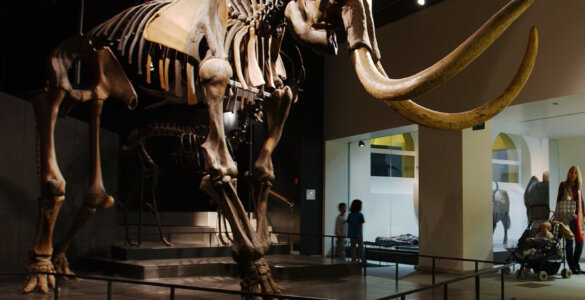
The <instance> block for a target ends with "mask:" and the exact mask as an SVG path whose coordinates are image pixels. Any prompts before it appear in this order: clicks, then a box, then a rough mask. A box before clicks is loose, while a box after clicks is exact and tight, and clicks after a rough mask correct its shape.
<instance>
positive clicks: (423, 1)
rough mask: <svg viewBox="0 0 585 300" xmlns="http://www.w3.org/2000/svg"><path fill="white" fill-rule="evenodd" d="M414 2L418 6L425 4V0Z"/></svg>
mask: <svg viewBox="0 0 585 300" xmlns="http://www.w3.org/2000/svg"><path fill="white" fill-rule="evenodd" d="M416 3H418V5H420V6H423V5H425V0H416Z"/></svg>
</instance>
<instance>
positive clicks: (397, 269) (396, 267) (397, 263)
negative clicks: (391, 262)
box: [395, 261, 398, 284]
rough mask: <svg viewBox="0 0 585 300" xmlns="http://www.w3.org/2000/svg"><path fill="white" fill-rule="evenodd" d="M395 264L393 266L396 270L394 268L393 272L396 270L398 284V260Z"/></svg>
mask: <svg viewBox="0 0 585 300" xmlns="http://www.w3.org/2000/svg"><path fill="white" fill-rule="evenodd" d="M395 264H396V266H395V268H396V270H395V272H396V284H398V261H396V262H395Z"/></svg>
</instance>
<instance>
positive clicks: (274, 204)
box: [0, 0, 323, 254]
mask: <svg viewBox="0 0 585 300" xmlns="http://www.w3.org/2000/svg"><path fill="white" fill-rule="evenodd" d="M82 2H84V3H85V8H84V11H85V14H84V17H83V24H84V26H83V31H88V30H89V29H90V28H92V27H93V26H95V25H97V24H99V23H101V22H103V21H104V20H106V19H108V18H109V17H111V16H113V15H114V14H115V13H118V12H120V11H121V10H123V9H124V8H126V7H129V6H132V5H134V4H137V3H139V2H142V1H136V0H133V1H130V0H123V1H120V0H104V1H87V0H86V1H82V0H53V1H41V0H38V1H35V0H26V1H11V2H9V3H6V4H5V5H4V6H3V10H2V11H1V12H0V25H1V26H0V40H2V41H3V43H4V45H7V46H5V47H1V48H0V90H2V91H6V92H8V93H10V94H14V95H22V96H25V95H28V94H30V93H31V92H33V91H38V90H40V89H42V88H43V85H44V82H45V80H46V65H47V63H46V62H47V57H48V55H49V53H50V51H51V50H52V49H53V48H54V47H55V46H57V45H58V43H60V42H61V41H63V40H65V39H67V38H68V37H70V36H72V35H75V34H77V32H78V30H79V24H80V11H81V3H82ZM285 43H286V45H284V46H283V49H284V50H285V51H287V53H288V54H289V55H290V56H292V57H293V59H295V58H294V57H295V56H296V55H295V52H296V50H295V48H294V47H293V46H292V44H295V43H294V41H292V39H291V37H290V36H288V37H287V41H286V42H285ZM302 53H303V58H304V60H305V67H306V69H307V78H306V80H305V83H304V85H303V92H302V93H301V95H300V97H299V102H298V103H296V104H293V106H292V108H291V113H290V116H289V120H288V121H287V124H286V125H285V128H284V133H283V137H282V139H281V141H280V144H279V146H278V147H277V149H276V151H275V153H274V156H273V157H274V167H275V173H276V182H275V184H274V186H273V191H274V192H276V193H278V194H280V195H283V196H284V197H286V198H287V199H288V200H289V201H290V202H292V203H294V204H295V205H294V206H293V207H292V208H291V207H289V206H288V205H287V204H286V203H284V202H282V201H280V200H277V199H276V198H274V197H270V200H269V208H268V217H269V218H270V222H271V224H272V226H273V229H274V230H276V231H286V232H296V233H299V232H302V233H310V234H320V233H321V227H322V226H321V215H322V213H321V206H322V202H321V201H322V168H323V166H322V165H323V163H322V161H323V158H322V157H323V143H322V131H323V125H322V112H323V88H322V78H323V58H322V57H320V56H318V55H316V54H314V53H313V52H312V51H311V50H309V49H302ZM22 70H25V72H23V71H22ZM140 100H141V103H142V104H141V105H143V104H144V103H145V101H146V102H148V99H146V98H145V97H141V98H140ZM87 112H88V108H87V106H86V105H79V106H77V107H76V108H75V109H74V110H73V111H72V113H71V116H72V117H73V118H78V119H82V120H85V118H86V116H87ZM177 114H180V115H181V117H182V118H183V117H186V118H189V117H190V116H189V115H187V116H185V115H186V114H189V112H188V111H187V110H183V109H179V110H178V112H177V111H176V110H175V111H172V109H171V108H170V107H165V108H161V109H159V110H156V111H151V112H148V113H143V112H141V111H140V108H139V111H138V112H136V111H135V112H128V111H127V110H126V109H125V108H124V107H123V105H122V104H121V103H119V101H106V103H105V105H104V110H103V113H102V127H103V128H107V129H109V130H113V131H116V132H118V133H119V135H120V136H121V140H120V143H123V142H124V141H125V138H124V136H125V135H126V134H127V133H128V132H129V131H130V130H131V129H132V128H133V127H134V126H141V125H144V124H147V123H150V122H156V121H157V120H164V121H168V120H174V119H176V116H177ZM32 124H33V123H30V124H29V125H31V126H32ZM262 126H263V125H262V124H257V125H255V135H254V144H253V146H254V151H257V149H258V147H260V143H261V139H262V135H263V130H262V128H261V127H262ZM257 139H259V141H257ZM240 155H241V156H242V157H240V158H238V163H239V165H240V172H241V174H243V173H244V172H245V171H246V170H247V165H248V164H249V161H250V160H249V156H250V155H249V153H248V152H246V151H243V153H240ZM254 157H255V156H254ZM127 163H128V164H130V163H132V162H128V161H126V158H123V159H122V161H120V164H121V168H120V171H119V174H118V177H120V178H122V179H132V180H134V183H127V182H125V181H124V180H121V181H119V182H118V183H119V186H120V190H119V191H118V194H119V195H120V199H122V198H123V197H126V193H127V192H128V190H129V188H128V186H132V185H134V186H136V185H137V184H136V180H135V179H136V177H134V178H131V177H130V176H136V174H129V173H128V171H129V169H130V168H129V167H128V165H127ZM133 168H136V166H133ZM168 172H171V173H173V172H174V173H176V175H174V176H170V177H165V178H180V179H181V180H182V181H181V182H183V183H184V184H183V185H190V186H188V187H186V188H185V189H184V190H183V191H181V192H178V194H177V193H176V191H177V190H178V189H177V188H176V184H177V183H178V182H179V181H178V180H167V181H165V180H164V179H163V180H162V181H161V184H160V185H161V188H160V191H159V192H158V193H159V194H158V195H157V196H158V197H159V198H160V199H163V198H165V197H167V196H168V195H170V196H169V197H172V198H173V199H175V200H176V201H175V200H173V201H167V202H164V201H161V202H160V203H159V208H160V209H161V210H166V211H177V210H207V209H213V205H209V198H208V197H200V198H202V199H203V198H205V199H204V202H205V203H204V204H205V205H203V206H205V207H200V206H201V205H199V204H201V203H203V202H201V203H194V202H192V201H191V202H190V204H189V205H187V206H181V205H176V204H177V203H187V202H185V201H184V198H190V199H192V198H193V197H191V195H194V194H197V193H198V191H197V190H196V188H197V186H198V185H197V184H196V183H194V182H197V180H194V179H191V178H188V176H184V174H183V175H181V173H180V172H177V170H168ZM245 185H246V184H245V181H244V180H243V179H242V178H241V177H240V184H239V189H240V192H241V193H242V194H241V195H244V196H242V202H244V206H246V207H247V206H248V202H249V201H248V198H247V196H245V195H246V193H247V191H246V187H245ZM306 189H315V190H316V191H317V197H316V198H317V199H316V200H310V201H307V200H306V199H305V193H306ZM110 190H111V188H110ZM169 191H175V194H169V193H168V192H169ZM112 192H115V191H112ZM197 197H199V196H197ZM173 202H174V203H173ZM134 203H136V202H134ZM293 241H296V242H297V245H296V247H297V248H298V241H299V239H298V238H297V239H293ZM301 248H302V251H301V252H303V253H304V254H316V253H320V251H321V250H320V249H321V242H320V241H319V240H317V239H303V243H302V246H301Z"/></svg>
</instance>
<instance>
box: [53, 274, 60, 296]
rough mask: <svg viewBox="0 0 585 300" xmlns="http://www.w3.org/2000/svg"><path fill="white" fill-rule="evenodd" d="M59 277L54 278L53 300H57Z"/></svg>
mask: <svg viewBox="0 0 585 300" xmlns="http://www.w3.org/2000/svg"><path fill="white" fill-rule="evenodd" d="M60 280H61V279H59V276H55V292H53V299H55V300H59V281H60Z"/></svg>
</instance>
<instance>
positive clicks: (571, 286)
mask: <svg viewBox="0 0 585 300" xmlns="http://www.w3.org/2000/svg"><path fill="white" fill-rule="evenodd" d="M367 274H368V275H367V276H362V275H352V276H348V277H343V278H335V279H330V280H307V281H280V282H279V284H281V285H282V286H284V287H285V288H286V292H285V293H286V294H289V295H300V296H309V297H318V298H331V299H378V298H383V297H385V296H389V295H392V294H394V293H397V292H403V291H408V290H412V289H416V288H420V287H423V286H426V285H429V284H430V282H431V276H430V274H429V273H426V272H421V271H415V270H414V269H413V267H412V266H408V265H400V269H399V280H398V282H397V281H395V278H394V276H395V269H394V267H393V266H386V267H371V268H368V272H367ZM451 278H453V276H450V275H439V276H438V277H437V282H440V281H444V280H448V279H451ZM504 278H505V295H504V298H505V299H531V300H532V299H547V300H551V299H563V300H571V299H575V300H576V299H585V275H574V276H573V277H572V278H569V279H562V278H561V276H560V275H555V276H551V278H550V279H549V280H547V281H543V282H541V281H538V280H536V279H535V278H534V277H533V278H529V279H524V280H517V279H515V278H514V277H513V276H512V275H507V276H505V277H504ZM22 280H23V278H22V277H20V276H17V277H14V276H12V277H7V278H0V299H19V300H41V299H42V300H49V299H54V298H53V293H52V292H51V293H49V294H46V295H43V294H39V293H31V294H27V295H23V294H21V293H20V292H19V288H20V285H21V284H22ZM150 281H154V280H150ZM156 281H159V282H166V283H173V284H182V285H189V286H199V287H207V288H217V289H228V290H233V291H237V290H238V289H239V280H237V279H235V278H230V277H187V278H180V279H158V280H156ZM480 288H481V294H480V299H501V294H500V291H501V284H500V277H499V275H496V274H494V275H485V276H483V277H482V278H481V280H480ZM106 290H107V284H106V283H103V282H95V281H90V280H77V281H67V282H64V283H63V284H62V287H61V289H60V293H59V295H60V297H59V299H65V300H73V299H75V300H77V299H96V300H97V299H107V298H106ZM447 293H448V298H449V299H475V288H474V280H473V279H470V280H466V281H464V282H460V283H456V284H453V285H450V286H449V288H448V290H447ZM443 295H444V289H442V288H438V289H435V290H433V291H426V292H422V293H419V294H415V295H410V296H407V297H406V299H443ZM112 299H115V300H127V299H140V300H151V299H152V300H155V299H161V300H162V299H169V289H167V288H159V287H148V286H136V285H129V284H122V283H113V285H112ZM175 299H240V297H239V296H237V295H226V294H217V293H208V292H199V291H182V290H177V291H176V292H175ZM398 299H399V298H398Z"/></svg>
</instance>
